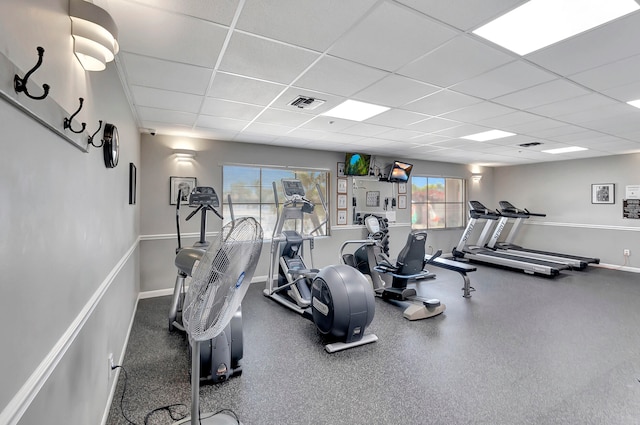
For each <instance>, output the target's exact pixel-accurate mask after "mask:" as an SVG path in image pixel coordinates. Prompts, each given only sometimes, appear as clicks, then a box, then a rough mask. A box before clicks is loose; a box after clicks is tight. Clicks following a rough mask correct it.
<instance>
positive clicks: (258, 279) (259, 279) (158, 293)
mask: <svg viewBox="0 0 640 425" xmlns="http://www.w3.org/2000/svg"><path fill="white" fill-rule="evenodd" d="M266 281H267V276H266V275H264V276H254V277H253V279H251V284H254V283H264V282H266ZM167 295H173V288H166V289H156V290H154V291H144V292H140V294H139V295H138V299H139V300H144V299H146V298H155V297H164V296H167Z"/></svg>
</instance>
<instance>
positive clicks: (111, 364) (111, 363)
mask: <svg viewBox="0 0 640 425" xmlns="http://www.w3.org/2000/svg"><path fill="white" fill-rule="evenodd" d="M107 360H108V361H107V363H108V366H109V378H111V377H112V376H113V373H114V372H115V366H116V364H115V363H114V361H113V353H109V358H108V359H107Z"/></svg>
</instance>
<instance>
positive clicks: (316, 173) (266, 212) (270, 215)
mask: <svg viewBox="0 0 640 425" xmlns="http://www.w3.org/2000/svg"><path fill="white" fill-rule="evenodd" d="M328 177H329V173H328V172H327V171H324V170H308V169H306V170H305V169H292V168H276V167H261V166H250V165H224V166H223V167H222V182H223V208H224V210H223V212H224V214H226V215H225V217H230V214H229V205H228V202H227V199H228V195H231V202H232V204H233V212H234V215H235V217H254V218H255V219H256V220H258V221H259V222H260V225H261V226H262V230H263V232H264V237H265V239H270V238H271V236H272V234H273V229H274V228H275V225H276V219H277V211H276V203H275V198H274V193H273V183H274V182H275V185H276V190H277V193H278V201H279V202H280V204H282V203H283V202H284V200H285V198H284V193H283V191H282V183H281V180H282V179H298V180H300V181H301V182H302V185H303V187H304V190H305V193H306V196H305V197H306V198H307V199H309V200H310V201H311V202H312V203H313V204H314V205H315V208H314V210H313V213H311V214H305V215H304V220H303V223H302V229H301V228H300V224H299V223H298V224H297V227H298V228H297V229H294V225H296V224H294V223H287V225H286V227H285V229H290V230H298V231H301V230H302V232H303V233H305V234H310V233H312V232H313V234H314V235H316V236H321V235H327V234H328V230H329V229H328V226H327V215H326V212H325V210H324V208H323V207H322V203H321V199H320V194H319V193H318V190H319V191H320V192H322V196H323V198H324V199H325V200H326V199H327V187H328Z"/></svg>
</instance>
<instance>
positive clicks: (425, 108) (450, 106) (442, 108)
mask: <svg viewBox="0 0 640 425" xmlns="http://www.w3.org/2000/svg"><path fill="white" fill-rule="evenodd" d="M480 102H481V100H480V99H478V98H475V97H471V96H467V95H466V94H461V93H456V92H453V91H450V90H441V91H439V92H437V93H434V94H432V95H429V96H426V97H423V98H422V99H419V100H416V101H414V102H411V103H408V104H406V105H405V106H403V107H402V109H407V110H409V111H414V112H421V113H423V114H428V115H441V114H446V113H448V112H452V111H455V110H457V109H461V108H464V107H466V106H470V105H473V104H475V103H480Z"/></svg>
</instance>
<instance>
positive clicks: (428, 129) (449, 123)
mask: <svg viewBox="0 0 640 425" xmlns="http://www.w3.org/2000/svg"><path fill="white" fill-rule="evenodd" d="M460 124H461V123H460V122H459V121H454V120H448V119H443V118H435V117H434V118H429V119H426V120H423V121H419V122H416V123H413V124H411V125H410V126H408V127H407V129H409V130H415V131H422V132H424V133H434V132H436V131H440V130H444V129H447V128H452V127H457V126H459V125H460Z"/></svg>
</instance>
